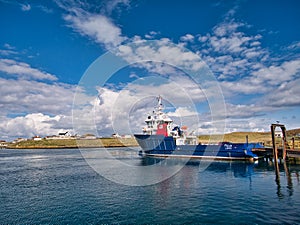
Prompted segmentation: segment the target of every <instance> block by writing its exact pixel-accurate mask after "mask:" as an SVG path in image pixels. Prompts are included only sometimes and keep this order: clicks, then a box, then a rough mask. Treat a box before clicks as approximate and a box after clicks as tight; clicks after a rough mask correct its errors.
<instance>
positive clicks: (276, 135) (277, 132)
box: [275, 131, 283, 138]
mask: <svg viewBox="0 0 300 225" xmlns="http://www.w3.org/2000/svg"><path fill="white" fill-rule="evenodd" d="M282 136H283V135H282V132H281V131H275V137H278V138H282Z"/></svg>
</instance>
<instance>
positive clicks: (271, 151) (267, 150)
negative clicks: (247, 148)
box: [252, 123, 300, 162]
mask: <svg viewBox="0 0 300 225" xmlns="http://www.w3.org/2000/svg"><path fill="white" fill-rule="evenodd" d="M277 127H278V128H280V129H281V135H279V137H280V139H281V140H280V141H281V143H280V144H279V145H278V144H277V143H276V138H277V139H278V136H277V137H276V135H275V129H276V128H277ZM270 128H271V136H272V147H264V148H253V149H252V152H253V153H254V154H256V155H257V156H258V157H259V158H265V159H274V161H275V162H277V161H278V160H279V161H281V160H294V159H297V158H299V159H300V149H299V148H295V139H294V138H292V145H289V144H288V142H287V135H286V128H285V125H283V124H278V123H277V124H271V127H270Z"/></svg>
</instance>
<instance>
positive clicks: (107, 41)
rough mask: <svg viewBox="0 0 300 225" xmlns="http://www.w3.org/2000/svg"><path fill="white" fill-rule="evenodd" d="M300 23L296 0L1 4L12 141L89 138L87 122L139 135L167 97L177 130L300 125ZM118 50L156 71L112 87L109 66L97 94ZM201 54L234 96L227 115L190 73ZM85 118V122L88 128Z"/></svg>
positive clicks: (122, 74)
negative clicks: (88, 85)
mask: <svg viewBox="0 0 300 225" xmlns="http://www.w3.org/2000/svg"><path fill="white" fill-rule="evenodd" d="M298 21H300V3H299V1H296V0H295V1H292V0H288V1H267V0H266V1H256V0H252V1H246V0H244V1H221V0H215V1H214V0H212V1H194V0H186V1H150V0H149V1H147V0H141V1H130V0H112V1H83V0H53V1H50V0H49V1H37V0H36V1H34V0H32V1H14V0H11V1H10V0H0V26H1V35H0V85H1V89H0V93H1V100H0V106H1V111H0V117H1V121H0V139H5V140H11V139H14V138H16V137H31V136H34V135H40V136H46V135H55V134H57V133H58V132H62V131H70V132H72V133H79V134H83V133H85V132H88V131H91V130H89V129H87V128H86V127H87V126H89V123H88V122H86V120H85V119H86V118H92V120H93V121H94V122H93V123H95V124H94V125H95V127H96V135H98V136H108V135H110V134H111V133H113V132H119V133H134V132H138V131H139V130H140V129H141V127H142V123H143V120H144V116H145V115H144V114H145V113H146V112H147V110H151V107H150V106H151V104H155V101H153V99H154V98H153V96H155V95H158V94H161V95H162V96H163V98H164V99H165V104H166V105H167V106H168V107H167V111H169V114H170V116H173V118H174V121H175V122H176V123H179V124H180V123H181V124H183V123H184V124H185V125H186V124H187V125H188V126H189V127H190V128H191V129H193V130H195V131H196V132H197V133H199V134H203V133H204V134H205V133H219V132H223V131H224V132H232V131H268V130H269V126H270V124H271V123H273V122H275V121H280V122H282V123H284V124H286V126H287V128H288V129H293V128H299V127H300V118H299V112H300V89H299V85H300V57H299V56H300V55H299V53H300V40H299V39H300V27H299V22H298ZM151 41H156V43H157V45H158V46H159V48H156V50H157V51H156V52H152V55H150V52H151V51H150V50H151V48H150V49H149V48H145V46H144V45H143V44H141V46H135V49H134V50H135V51H133V52H132V51H129V50H128V49H130V47H132V45H131V43H145V42H146V43H150V42H151ZM142 45H143V46H142ZM176 46H177V47H178V49H177V50H176V48H177V47H176ZM142 47H143V48H142ZM148 47H149V46H148ZM183 48H184V50H183ZM142 49H143V50H142ZM145 49H146V50H145ZM130 50H132V49H130ZM107 51H110V52H114V53H116V54H118V55H119V57H120V58H122V59H124V60H125V61H127V63H128V64H130V63H132V62H136V61H137V58H138V59H139V60H140V59H142V60H145V59H149V58H151V59H155V60H156V62H155V63H154V62H152V63H145V62H143V63H140V64H136V65H131V66H127V67H126V68H122V69H121V70H120V71H118V72H117V73H115V74H113V75H111V76H110V77H109V79H108V81H107V82H106V83H105V84H102V83H101V82H100V83H99V79H100V78H101V76H104V75H103V73H104V70H105V68H103V67H99V74H98V75H97V76H99V77H98V78H95V77H93V79H94V80H93V81H95V83H94V85H95V86H94V87H93V88H94V89H95V92H96V94H95V95H94V96H92V95H89V93H88V92H87V90H82V89H80V88H78V86H79V87H82V83H81V82H82V81H83V80H84V74H86V75H89V74H87V73H86V71H87V69H88V68H89V66H90V65H91V64H92V63H93V62H94V61H95V60H96V59H97V58H98V57H101V56H103V54H105V53H106V52H107ZM187 56H188V57H187ZM197 57H198V58H199V59H201V60H202V61H203V62H204V63H206V66H207V68H209V69H210V71H211V74H212V75H213V76H214V79H215V82H216V83H215V84H214V85H216V90H219V89H218V88H220V90H221V92H222V99H224V102H223V103H224V105H222V107H223V106H224V107H223V108H225V109H224V110H223V109H220V110H217V111H218V113H219V114H222V118H213V117H214V116H213V115H212V113H211V110H212V107H211V104H210V99H209V98H210V97H209V96H210V94H211V92H210V91H209V90H208V89H206V87H204V86H201V85H203V84H201V85H200V88H199V83H198V84H197V82H196V83H195V81H193V80H191V79H190V77H189V76H186V74H184V73H183V72H182V70H180V67H181V66H182V65H184V66H187V65H188V66H189V67H193V65H196V64H197V63H199V62H195V61H194V60H195V58H197ZM113 63H114V62H111V65H113ZM168 63H171V64H172V65H173V66H170V65H166V64H168ZM174 65H175V67H174ZM176 66H178V67H176ZM106 67H109V65H108V64H107V65H106ZM100 80H101V79H100ZM83 89H84V87H83ZM174 90H176V91H174ZM178 90H180V91H178ZM183 92H184V93H185V94H182V93H183ZM212 92H214V91H212ZM216 92H218V91H216ZM219 94H220V93H219ZM183 95H186V96H185V98H188V99H190V101H186V100H185V99H184V98H183V97H182V96H183ZM74 99H75V105H74V104H73V101H74ZM79 99H80V101H83V100H84V101H85V103H88V104H84V107H85V108H83V107H81V106H80V107H79V106H78V107H77V105H76V102H79ZM78 104H79V103H78ZM80 104H81V103H80ZM74 108H75V110H74ZM79 111H80V112H79ZM72 112H73V114H72ZM74 112H75V113H74ZM77 113H79V114H77ZM223 114H224V115H223ZM74 115H75V117H76V116H78V115H80V116H79V117H80V118H82V120H77V122H78V123H79V124H80V126H75V127H76V128H74V126H73V123H72V121H74ZM116 118H117V119H116ZM128 118H129V119H128ZM132 118H136V119H132ZM123 120H124V121H123ZM220 120H222V121H223V122H224V123H225V128H224V130H223V131H220V130H219V129H218V127H217V126H216V125H215V124H218V123H219V121H220ZM195 121H197V122H195ZM75 122H76V118H75ZM78 123H77V125H78ZM85 123H87V124H85ZM79 127H80V128H79ZM84 127H85V128H84Z"/></svg>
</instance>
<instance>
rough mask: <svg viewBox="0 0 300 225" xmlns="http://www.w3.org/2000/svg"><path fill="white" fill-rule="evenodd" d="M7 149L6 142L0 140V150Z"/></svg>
mask: <svg viewBox="0 0 300 225" xmlns="http://www.w3.org/2000/svg"><path fill="white" fill-rule="evenodd" d="M6 147H7V142H6V141H4V140H0V148H6Z"/></svg>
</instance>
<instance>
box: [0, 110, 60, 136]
mask: <svg viewBox="0 0 300 225" xmlns="http://www.w3.org/2000/svg"><path fill="white" fill-rule="evenodd" d="M60 118H61V116H60V115H56V116H49V115H45V114H42V113H32V114H27V115H26V116H18V117H15V118H6V119H5V120H4V121H2V122H1V123H0V134H1V136H2V137H3V136H8V137H10V138H17V137H24V138H30V137H33V136H36V135H39V136H47V135H57V134H58V133H59V132H60V131H62V130H65V129H57V128H55V127H53V126H52V125H51V122H57V121H59V120H60Z"/></svg>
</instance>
